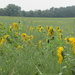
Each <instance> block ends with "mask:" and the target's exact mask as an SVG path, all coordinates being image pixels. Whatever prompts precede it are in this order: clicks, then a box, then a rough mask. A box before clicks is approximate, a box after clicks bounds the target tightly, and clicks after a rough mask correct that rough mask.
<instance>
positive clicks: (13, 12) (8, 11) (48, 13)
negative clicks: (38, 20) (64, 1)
mask: <svg viewBox="0 0 75 75" xmlns="http://www.w3.org/2000/svg"><path fill="white" fill-rule="evenodd" d="M0 16H23V17H75V6H68V7H60V8H54V7H52V8H50V9H47V10H35V11H32V10H30V11H25V10H21V7H20V6H17V5H15V4H9V5H8V6H7V7H6V8H0Z"/></svg>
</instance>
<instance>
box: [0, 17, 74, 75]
mask: <svg viewBox="0 0 75 75" xmlns="http://www.w3.org/2000/svg"><path fill="white" fill-rule="evenodd" d="M19 21H20V23H18V22H19ZM0 23H2V24H1V25H2V26H0V42H1V39H2V38H3V36H4V35H7V34H8V35H9V37H8V38H7V39H8V42H5V43H3V44H2V45H1V46H0V75H72V71H71V69H72V68H73V66H75V63H74V62H75V55H74V53H73V50H72V49H71V47H72V45H71V44H66V42H65V40H64V38H66V37H68V38H70V37H74V38H75V33H74V32H75V18H32V17H31V18H30V17H29V18H27V17H2V16H1V17H0ZM13 23H17V24H18V27H19V29H18V30H14V29H12V32H10V31H9V29H10V28H9V26H13ZM39 26H41V27H43V28H44V29H43V31H42V32H39V31H38V29H37V27H39ZM46 26H49V27H50V26H52V27H53V29H54V35H52V36H51V37H48V36H47V30H46ZM30 27H33V28H34V30H29V28H30ZM56 27H60V29H61V30H62V31H63V32H62V34H63V38H62V40H60V38H59V32H58V31H57V29H56ZM16 32H18V33H19V34H18V36H16V35H15V33H16ZM22 33H26V34H27V35H28V36H30V35H33V36H34V39H31V41H30V42H29V43H26V42H25V40H23V38H22ZM52 37H54V39H53V40H52ZM46 39H49V43H47V42H46ZM40 40H41V41H42V47H41V48H40V47H39V44H38V41H40ZM29 44H32V45H29ZM18 45H20V46H21V49H20V50H18V49H17V46H18ZM60 46H63V47H64V55H65V56H64V59H63V62H62V63H61V64H60V63H59V62H58V56H57V50H58V47H60Z"/></svg>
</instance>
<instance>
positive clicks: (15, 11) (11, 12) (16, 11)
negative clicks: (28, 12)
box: [6, 4, 22, 16]
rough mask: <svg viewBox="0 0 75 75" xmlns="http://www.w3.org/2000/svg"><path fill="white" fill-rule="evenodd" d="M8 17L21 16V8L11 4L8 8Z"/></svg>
mask: <svg viewBox="0 0 75 75" xmlns="http://www.w3.org/2000/svg"><path fill="white" fill-rule="evenodd" d="M6 15H7V16H21V15H22V14H21V7H19V6H17V5H15V4H9V5H8V6H7V7H6Z"/></svg>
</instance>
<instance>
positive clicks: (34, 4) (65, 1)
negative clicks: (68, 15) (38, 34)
mask: <svg viewBox="0 0 75 75" xmlns="http://www.w3.org/2000/svg"><path fill="white" fill-rule="evenodd" d="M8 4H15V5H18V6H20V7H21V10H25V11H29V10H39V9H41V10H46V9H50V8H51V7H56V8H59V7H67V6H74V5H75V0H0V8H5V7H6V6H7V5H8Z"/></svg>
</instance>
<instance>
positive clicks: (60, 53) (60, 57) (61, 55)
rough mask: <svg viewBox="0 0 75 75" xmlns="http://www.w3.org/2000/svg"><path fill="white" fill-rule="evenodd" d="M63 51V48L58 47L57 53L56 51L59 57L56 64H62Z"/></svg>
mask: <svg viewBox="0 0 75 75" xmlns="http://www.w3.org/2000/svg"><path fill="white" fill-rule="evenodd" d="M63 50H64V48H63V47H59V48H58V51H57V55H58V57H59V60H58V62H60V63H62V60H63Z"/></svg>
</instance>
